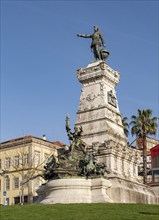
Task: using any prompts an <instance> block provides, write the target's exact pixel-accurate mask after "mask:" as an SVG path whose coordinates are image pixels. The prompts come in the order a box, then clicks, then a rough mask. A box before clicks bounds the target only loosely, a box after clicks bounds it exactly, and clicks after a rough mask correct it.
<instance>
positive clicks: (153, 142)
mask: <svg viewBox="0 0 159 220" xmlns="http://www.w3.org/2000/svg"><path fill="white" fill-rule="evenodd" d="M146 144H147V169H148V170H150V169H151V168H152V167H151V165H152V161H151V149H152V148H153V147H154V146H156V145H157V144H159V140H156V139H154V138H149V137H146ZM136 147H137V149H139V150H140V152H141V157H140V165H139V173H140V172H142V171H143V143H142V138H138V139H137V141H136Z"/></svg>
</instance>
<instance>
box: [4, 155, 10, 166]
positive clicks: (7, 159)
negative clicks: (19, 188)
mask: <svg viewBox="0 0 159 220" xmlns="http://www.w3.org/2000/svg"><path fill="white" fill-rule="evenodd" d="M5 168H6V169H9V168H10V157H6V159H5Z"/></svg>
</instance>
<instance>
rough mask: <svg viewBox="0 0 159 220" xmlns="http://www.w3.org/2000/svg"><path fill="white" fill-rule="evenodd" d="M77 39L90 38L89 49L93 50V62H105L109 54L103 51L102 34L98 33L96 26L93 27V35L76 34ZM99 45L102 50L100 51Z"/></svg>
mask: <svg viewBox="0 0 159 220" xmlns="http://www.w3.org/2000/svg"><path fill="white" fill-rule="evenodd" d="M77 36H78V37H83V38H92V43H91V49H92V50H93V54H94V58H95V60H105V59H106V58H107V57H108V56H109V52H108V51H107V50H106V49H105V47H106V46H105V42H104V38H103V36H102V33H101V32H99V29H98V27H97V26H94V33H93V34H77ZM101 44H102V45H103V47H104V48H103V49H100V47H101Z"/></svg>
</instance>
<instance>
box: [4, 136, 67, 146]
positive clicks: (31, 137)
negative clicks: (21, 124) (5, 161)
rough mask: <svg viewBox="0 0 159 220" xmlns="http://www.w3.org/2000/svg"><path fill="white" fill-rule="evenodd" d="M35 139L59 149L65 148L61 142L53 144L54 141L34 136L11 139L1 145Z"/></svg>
mask: <svg viewBox="0 0 159 220" xmlns="http://www.w3.org/2000/svg"><path fill="white" fill-rule="evenodd" d="M33 138H35V139H38V140H41V141H45V142H49V143H51V144H54V145H56V146H57V147H63V146H65V144H63V143H62V142H60V141H55V142H52V141H48V140H45V139H43V138H39V137H35V136H32V135H28V136H23V137H19V138H14V139H10V140H7V141H4V142H1V145H4V144H9V143H13V142H17V141H22V140H27V139H33Z"/></svg>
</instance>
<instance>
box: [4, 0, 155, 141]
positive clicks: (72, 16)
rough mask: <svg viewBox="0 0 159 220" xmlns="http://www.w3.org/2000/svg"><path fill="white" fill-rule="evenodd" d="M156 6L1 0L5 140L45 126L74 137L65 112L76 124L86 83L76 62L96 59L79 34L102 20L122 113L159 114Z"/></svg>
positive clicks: (50, 132) (51, 136)
mask: <svg viewBox="0 0 159 220" xmlns="http://www.w3.org/2000/svg"><path fill="white" fill-rule="evenodd" d="M158 10H159V2H158V1H157V0H156V1H155V0H152V1H143V0H142V1H130V0H129V1H51V0H50V1H47V0H45V1H44V0H43V1H42V0H41V1H39V0H37V1H35V0H34V1H33V0H32V1H31V0H30V1H23V0H21V1H15V0H12V1H9V0H1V141H6V140H9V139H12V138H17V137H21V136H24V135H33V136H37V137H42V135H43V134H46V136H47V139H48V140H50V141H56V140H59V141H61V142H64V143H68V140H67V135H66V132H65V117H66V115H67V114H69V115H70V120H71V125H72V129H73V126H74V123H75V119H76V112H77V109H78V104H79V98H80V90H81V84H80V83H79V82H78V80H77V77H76V70H77V69H79V68H81V67H86V66H87V65H88V63H89V62H90V61H92V60H93V54H92V53H91V51H90V43H91V41H90V39H82V38H77V37H76V34H77V33H88V34H91V33H92V32H93V26H94V25H96V24H97V25H98V26H99V29H100V31H101V32H102V33H103V36H104V39H105V41H106V48H107V50H108V51H109V52H110V56H109V58H108V59H107V64H108V65H109V66H110V67H112V68H113V69H114V70H117V71H119V72H120V75H121V79H120V83H119V84H118V86H117V87H116V90H117V97H118V102H119V108H120V111H121V113H122V114H123V115H124V116H127V117H128V118H130V117H131V116H132V115H134V114H136V113H137V109H147V108H150V109H152V110H153V113H154V116H158V117H159V106H158V105H159V104H158V100H159V95H158V94H159V89H158V88H159V77H158V73H159V66H158V59H159V57H158V51H159V50H158V49H159V48H158V40H159V36H158V33H159V32H158V26H159V24H158V14H159V11H158ZM158 133H159V132H158ZM134 138H135V137H134ZM156 138H158V139H159V134H158V135H157V137H156ZM129 139H130V141H131V140H132V137H131V135H130V137H129Z"/></svg>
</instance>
